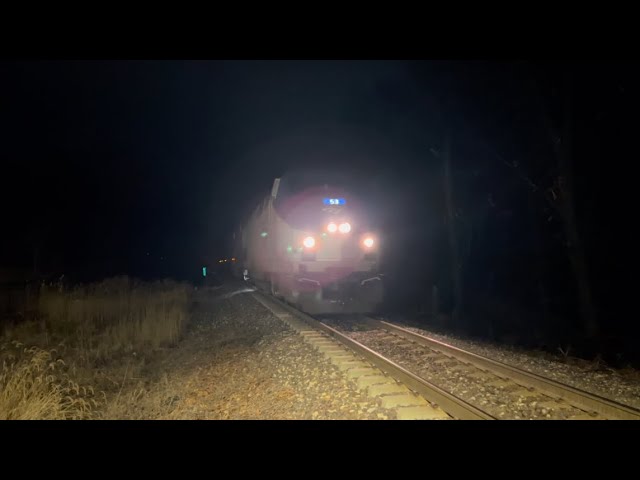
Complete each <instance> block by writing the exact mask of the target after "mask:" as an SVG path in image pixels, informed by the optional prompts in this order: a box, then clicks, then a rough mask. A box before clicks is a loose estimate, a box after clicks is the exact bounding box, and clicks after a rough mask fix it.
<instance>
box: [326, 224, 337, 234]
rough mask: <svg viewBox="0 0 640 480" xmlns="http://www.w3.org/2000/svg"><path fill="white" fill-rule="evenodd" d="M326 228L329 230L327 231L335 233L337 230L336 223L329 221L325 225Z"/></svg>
mask: <svg viewBox="0 0 640 480" xmlns="http://www.w3.org/2000/svg"><path fill="white" fill-rule="evenodd" d="M327 230H328V231H329V233H335V232H337V231H338V225H336V224H335V223H333V222H331V223H330V224H329V225H327Z"/></svg>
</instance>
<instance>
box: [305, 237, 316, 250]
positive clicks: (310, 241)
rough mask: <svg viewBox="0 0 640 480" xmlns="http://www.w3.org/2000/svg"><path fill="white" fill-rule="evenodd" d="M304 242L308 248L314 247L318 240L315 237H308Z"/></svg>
mask: <svg viewBox="0 0 640 480" xmlns="http://www.w3.org/2000/svg"><path fill="white" fill-rule="evenodd" d="M302 244H303V245H304V246H305V247H307V248H313V247H314V245H315V244H316V240H315V238H313V237H307V238H305V239H304V240H303V241H302Z"/></svg>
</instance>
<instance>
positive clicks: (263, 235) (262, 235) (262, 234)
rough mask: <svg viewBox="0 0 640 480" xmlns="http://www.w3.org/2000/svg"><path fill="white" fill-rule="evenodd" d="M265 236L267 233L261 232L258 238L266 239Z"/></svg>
mask: <svg viewBox="0 0 640 480" xmlns="http://www.w3.org/2000/svg"><path fill="white" fill-rule="evenodd" d="M267 235H268V233H267V232H262V233H261V234H260V236H261V237H262V238H264V237H266V236H267Z"/></svg>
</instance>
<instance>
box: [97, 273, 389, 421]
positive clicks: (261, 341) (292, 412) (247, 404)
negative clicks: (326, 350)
mask: <svg viewBox="0 0 640 480" xmlns="http://www.w3.org/2000/svg"><path fill="white" fill-rule="evenodd" d="M122 395H123V398H125V397H127V398H130V397H133V396H136V397H137V398H136V401H135V402H127V404H130V403H132V405H131V406H130V408H128V410H127V411H126V413H125V414H123V413H122V412H119V413H118V417H120V418H122V417H125V418H148V419H154V418H155V419H269V420H271V419H345V420H346V419H354V420H355V419H363V420H364V419H370V420H377V419H394V418H395V416H396V413H395V411H394V410H390V409H385V408H382V407H381V406H380V403H379V400H377V399H373V398H369V397H367V396H366V395H365V394H364V393H363V392H361V391H359V390H358V389H357V388H356V386H355V385H354V383H353V382H352V381H350V380H349V379H348V378H347V377H346V375H345V374H344V372H341V371H340V370H339V369H338V368H336V367H335V366H334V365H333V364H331V363H330V361H329V360H328V359H326V358H325V357H324V356H323V355H322V354H321V353H320V352H318V351H317V350H316V349H314V348H313V347H312V346H310V345H309V344H308V343H305V342H304V341H303V339H302V337H301V336H300V335H298V334H296V333H295V332H294V331H293V330H291V329H289V328H288V327H287V326H286V325H285V324H284V323H283V322H282V321H281V320H279V319H277V318H276V317H275V316H273V315H272V314H271V313H270V312H269V311H268V310H267V309H266V308H265V307H263V306H262V305H260V304H259V303H258V302H257V301H256V300H255V299H254V298H253V297H252V294H251V289H250V288H247V287H246V286H244V285H242V284H239V285H237V284H236V285H228V286H224V287H220V288H217V289H215V290H214V289H206V290H201V291H199V292H198V293H197V294H196V306H195V308H194V311H193V320H192V324H191V328H190V330H189V332H188V334H187V335H186V337H185V339H184V340H183V341H182V342H181V343H180V344H179V346H178V347H176V348H175V349H173V350H172V351H171V352H169V353H168V354H167V355H165V356H164V357H163V358H162V360H159V361H158V362H155V363H152V364H149V365H148V366H147V368H146V374H145V375H144V378H142V379H138V381H137V383H134V382H130V383H129V385H128V388H126V389H125V391H124V392H123V394H122ZM114 412H115V410H114ZM113 415H114V414H112V418H113ZM107 416H109V415H107Z"/></svg>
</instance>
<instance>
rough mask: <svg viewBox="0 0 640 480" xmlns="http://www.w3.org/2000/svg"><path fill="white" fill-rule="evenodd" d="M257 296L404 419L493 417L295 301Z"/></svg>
mask: <svg viewBox="0 0 640 480" xmlns="http://www.w3.org/2000/svg"><path fill="white" fill-rule="evenodd" d="M254 298H255V299H256V300H257V301H258V302H260V303H261V304H262V305H264V306H265V307H266V308H268V309H269V310H270V311H271V312H272V313H273V314H274V315H276V316H277V317H278V318H280V319H281V320H283V321H284V322H286V323H287V324H288V325H289V326H290V327H291V328H293V329H294V330H296V331H297V332H298V333H299V334H300V335H302V336H303V337H304V339H305V341H307V342H308V343H310V344H311V345H313V346H314V347H316V348H317V349H318V350H319V351H320V352H322V353H324V354H326V355H327V356H329V359H330V360H331V361H332V362H333V363H334V364H336V365H337V366H338V367H339V368H340V369H341V370H343V371H346V374H347V376H348V377H350V378H352V379H354V380H355V381H356V384H357V385H358V387H360V388H362V389H363V390H366V391H367V392H368V393H369V394H370V395H372V396H379V397H380V400H381V402H382V406H384V407H387V408H397V412H398V418H399V419H403V418H406V419H450V418H454V419H460V420H492V419H494V417H493V416H492V415H490V414H489V413H487V412H485V411H484V410H482V409H481V408H478V407H476V406H474V405H471V404H470V403H468V402H466V401H465V400H463V399H461V398H458V397H456V396H455V395H452V394H451V393H449V392H447V391H445V390H443V389H441V388H439V387H438V386H437V385H434V384H432V383H430V382H429V381H427V380H425V379H424V378H421V377H419V376H418V375H416V374H414V373H412V372H410V371H409V370H407V369H405V368H403V367H402V366H400V365H398V364H397V363H395V362H393V361H392V360H390V359H388V358H386V357H384V356H383V355H381V354H379V353H378V352H375V351H374V350H372V349H371V348H369V347H367V346H365V345H363V344H362V343H360V342H357V341H355V340H353V339H352V338H350V337H349V336H348V335H345V334H343V333H341V332H339V331H338V330H336V329H335V328H332V327H330V326H329V325H326V324H324V323H322V322H320V321H318V320H316V319H315V318H313V317H311V316H309V315H307V314H305V313H303V312H301V311H299V310H297V309H295V308H293V307H291V306H290V305H288V304H286V303H284V302H282V301H280V300H278V299H275V298H274V297H271V296H268V295H265V294H263V293H261V292H255V293H254ZM337 344H341V345H342V346H344V347H346V349H345V348H342V347H339V346H337ZM350 352H354V353H355V354H356V355H355V356H354V355H353V353H350ZM391 379H393V380H391ZM396 382H397V383H396Z"/></svg>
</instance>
